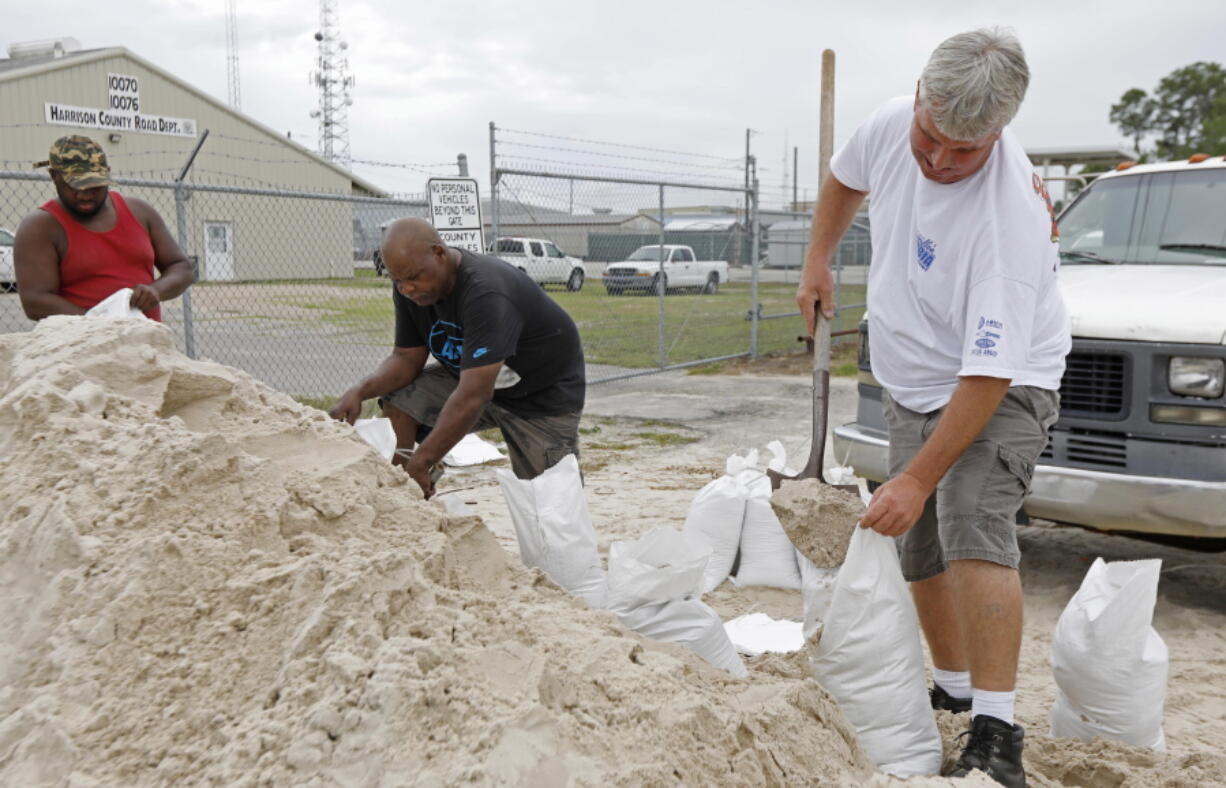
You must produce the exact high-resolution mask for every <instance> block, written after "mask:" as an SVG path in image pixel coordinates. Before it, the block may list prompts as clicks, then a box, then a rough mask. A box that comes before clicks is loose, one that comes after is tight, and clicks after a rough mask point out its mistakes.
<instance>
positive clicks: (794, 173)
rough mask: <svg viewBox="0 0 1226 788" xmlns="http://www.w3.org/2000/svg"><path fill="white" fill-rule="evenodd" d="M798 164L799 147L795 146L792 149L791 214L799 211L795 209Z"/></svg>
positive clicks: (798, 175) (796, 204) (798, 174)
mask: <svg viewBox="0 0 1226 788" xmlns="http://www.w3.org/2000/svg"><path fill="white" fill-rule="evenodd" d="M799 163H800V146H799V145H797V146H795V147H793V148H792V212H793V213H795V212H796V211H798V210H800V209H799V208H798V207H797V206H798V205H799V203H797V202H796V187H797V180H796V179H797V178H799V177H800V169H799V168H798V167H797V165H798V164H799Z"/></svg>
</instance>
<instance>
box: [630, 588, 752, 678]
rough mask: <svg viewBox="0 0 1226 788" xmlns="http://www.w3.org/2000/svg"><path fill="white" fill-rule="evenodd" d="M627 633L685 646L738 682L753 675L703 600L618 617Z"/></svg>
mask: <svg viewBox="0 0 1226 788" xmlns="http://www.w3.org/2000/svg"><path fill="white" fill-rule="evenodd" d="M618 619H620V620H621V622H622V625H623V626H625V627H626V628H627V629H633V630H634V631H635V632H638V633H639V634H641V635H646V636H647V637H649V638H653V639H655V640H663V641H667V642H669V643H677V644H679V645H682V646H685V647H687V648H689V649H691V650H692V651H694V653H696V654H698V656H700V657H702V658H703V659H705V660H706V661H707V662H710V663H711V664H712V665H714V666H715V667H717V668H721V669H723V670H726V671H728V672H729V673H731V674H732V675H734V676H736V677H737V678H744V677H746V676H748V675H749V671H747V670H745V663H744V662H742V661H741V657H740V656H739V655H738V654H737V653H736V649H735V648H734V647H733V645H732V641H731V640H729V639H728V633H727V632H725V631H724V622H723V621H721V620H720V618H719V614H718V613H716V612H715V611H714V610H712V609H711V608H710V607H708V606H707V605H706V604H704V603H703V602H702V601H701V600H699V599H693V598H691V599H675V600H673V601H671V602H662V603H659V604H655V605H643V606H642V607H638V608H635V609H634V610H631V611H628V612H625V613H620V614H618Z"/></svg>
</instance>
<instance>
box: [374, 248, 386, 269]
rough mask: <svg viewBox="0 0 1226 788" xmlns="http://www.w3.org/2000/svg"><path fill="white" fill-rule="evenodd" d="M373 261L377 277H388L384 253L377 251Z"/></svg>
mask: <svg viewBox="0 0 1226 788" xmlns="http://www.w3.org/2000/svg"><path fill="white" fill-rule="evenodd" d="M371 259H372V261H373V262H374V264H375V276H387V268H386V267H385V266H384V265H383V253H382V252H380V251H379V250H378V249H376V250H375V254H374V256H373V257H372V258H371Z"/></svg>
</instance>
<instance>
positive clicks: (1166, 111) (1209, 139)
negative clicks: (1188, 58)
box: [1110, 61, 1226, 161]
mask: <svg viewBox="0 0 1226 788" xmlns="http://www.w3.org/2000/svg"><path fill="white" fill-rule="evenodd" d="M1110 119H1111V122H1112V123H1114V124H1115V125H1116V127H1117V128H1119V130H1120V131H1121V132H1122V133H1123V134H1124V135H1125V136H1127V137H1128V138H1129V139H1130V140H1132V145H1133V148H1134V150H1135V151H1136V154H1137V157H1138V158H1150V157H1151V156H1152V157H1153V158H1154V159H1155V160H1158V161H1165V160H1169V159H1183V158H1187V157H1188V156H1190V155H1192V154H1193V153H1208V154H1210V155H1218V154H1226V70H1224V69H1223V68H1222V66H1221V64H1219V63H1209V62H1205V61H1199V62H1196V63H1192V64H1190V65H1187V66H1184V67H1182V68H1177V69H1175V70H1174V71H1172V72H1171V73H1169V74H1167V75H1166V76H1165V77H1163V78H1162V79H1161V80H1159V82H1158V86H1157V87H1156V88H1155V89H1154V91H1153V93H1147V92H1146V91H1144V90H1142V89H1141V88H1132V89H1131V90H1128V91H1125V92H1124V95H1122V96H1120V100H1119V101H1118V102H1116V103H1115V104H1112V105H1111V113H1110ZM1147 142H1148V143H1150V144H1149V145H1148V146H1147V144H1146V143H1147Z"/></svg>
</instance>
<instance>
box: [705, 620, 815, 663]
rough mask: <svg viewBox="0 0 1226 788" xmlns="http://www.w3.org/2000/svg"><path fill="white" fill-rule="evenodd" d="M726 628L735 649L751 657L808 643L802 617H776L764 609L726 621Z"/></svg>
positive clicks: (785, 650) (801, 646) (787, 649)
mask: <svg viewBox="0 0 1226 788" xmlns="http://www.w3.org/2000/svg"><path fill="white" fill-rule="evenodd" d="M724 631H725V632H727V633H728V639H729V640H731V641H732V645H733V646H735V647H736V650H737V651H738V652H739V653H741V654H745V655H746V656H750V657H756V656H759V655H761V654H765V653H766V652H768V651H770V652H773V653H776V654H790V653H791V652H793V651H800V650H801V649H802V648H804V645H805V639H804V636H803V635H802V634H801V623H800V622H799V621H790V620H788V619H775V618H771V617H770V616H768V615H766V614H765V613H749V614H747V615H744V616H737V617H736V618H734V619H732V620H731V621H725V622H724Z"/></svg>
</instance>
